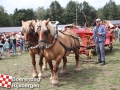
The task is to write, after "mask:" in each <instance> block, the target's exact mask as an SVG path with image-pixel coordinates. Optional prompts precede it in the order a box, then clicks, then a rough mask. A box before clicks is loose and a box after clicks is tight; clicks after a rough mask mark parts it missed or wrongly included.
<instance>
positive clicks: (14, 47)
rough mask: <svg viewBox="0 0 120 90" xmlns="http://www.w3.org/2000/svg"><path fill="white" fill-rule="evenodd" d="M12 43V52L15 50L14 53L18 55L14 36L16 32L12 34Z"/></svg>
mask: <svg viewBox="0 0 120 90" xmlns="http://www.w3.org/2000/svg"><path fill="white" fill-rule="evenodd" d="M10 39H11V43H12V50H13V53H14V54H16V36H15V34H14V32H12V33H11V37H10Z"/></svg>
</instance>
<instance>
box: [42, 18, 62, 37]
mask: <svg viewBox="0 0 120 90" xmlns="http://www.w3.org/2000/svg"><path fill="white" fill-rule="evenodd" d="M43 22H44V24H43V26H42V27H43V30H47V28H46V26H45V22H46V20H44V21H43ZM47 27H48V28H49V30H50V34H51V35H52V36H54V35H55V33H56V29H55V27H54V26H53V24H52V23H51V22H50V21H49V23H48V25H47ZM58 36H61V37H63V35H62V33H60V32H58Z"/></svg>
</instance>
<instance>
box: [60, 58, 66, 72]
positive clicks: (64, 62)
mask: <svg viewBox="0 0 120 90" xmlns="http://www.w3.org/2000/svg"><path fill="white" fill-rule="evenodd" d="M66 63H67V57H63V68H62V69H61V71H60V73H66V72H67V71H66Z"/></svg>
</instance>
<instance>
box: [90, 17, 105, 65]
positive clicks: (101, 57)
mask: <svg viewBox="0 0 120 90" xmlns="http://www.w3.org/2000/svg"><path fill="white" fill-rule="evenodd" d="M100 22H101V20H100V19H99V18H98V19H96V26H95V27H94V29H93V36H92V38H94V42H95V45H96V53H97V56H98V62H96V64H98V63H101V66H103V65H105V48H104V43H105V36H106V33H107V32H106V29H105V26H104V25H101V24H100Z"/></svg>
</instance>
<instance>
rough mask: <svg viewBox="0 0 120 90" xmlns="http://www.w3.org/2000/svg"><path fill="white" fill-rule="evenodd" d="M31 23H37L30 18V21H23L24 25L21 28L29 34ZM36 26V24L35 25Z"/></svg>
mask: <svg viewBox="0 0 120 90" xmlns="http://www.w3.org/2000/svg"><path fill="white" fill-rule="evenodd" d="M31 23H33V24H32V25H35V21H33V20H29V21H25V22H23V25H22V27H21V29H22V32H23V30H24V31H25V32H26V34H28V33H29V30H30V29H29V28H30V26H31ZM33 27H34V26H33Z"/></svg>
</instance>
